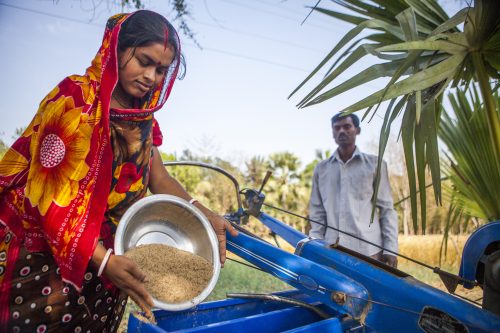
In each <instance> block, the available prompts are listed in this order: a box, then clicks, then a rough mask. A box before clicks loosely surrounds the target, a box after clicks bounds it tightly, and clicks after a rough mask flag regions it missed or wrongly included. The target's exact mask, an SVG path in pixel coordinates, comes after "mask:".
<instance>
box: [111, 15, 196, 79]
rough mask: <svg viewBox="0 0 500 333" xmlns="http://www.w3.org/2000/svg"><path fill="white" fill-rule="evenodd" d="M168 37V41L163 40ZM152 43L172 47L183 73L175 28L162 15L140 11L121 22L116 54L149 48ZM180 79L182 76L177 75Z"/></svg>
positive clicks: (183, 67) (182, 63)
mask: <svg viewBox="0 0 500 333" xmlns="http://www.w3.org/2000/svg"><path fill="white" fill-rule="evenodd" d="M167 36H168V40H167V41H165V38H166V37H167ZM154 43H160V44H164V45H169V46H172V47H173V49H174V52H175V54H174V57H175V58H177V57H179V58H180V59H179V61H180V67H181V71H180V73H184V72H185V67H186V65H185V62H184V57H183V56H182V54H180V45H179V38H178V36H177V32H176V31H175V28H174V27H173V26H172V24H170V22H168V21H167V19H166V18H165V17H163V16H162V15H160V14H158V13H155V12H152V11H149V10H141V11H138V12H136V13H134V14H133V15H131V16H130V17H129V18H127V19H126V20H125V22H123V24H122V26H121V29H120V34H119V35H118V52H123V51H125V50H126V49H128V48H129V47H131V48H134V49H135V48H136V47H142V46H149V45H151V44H154ZM179 76H180V77H181V78H182V76H183V75H182V74H180V75H179Z"/></svg>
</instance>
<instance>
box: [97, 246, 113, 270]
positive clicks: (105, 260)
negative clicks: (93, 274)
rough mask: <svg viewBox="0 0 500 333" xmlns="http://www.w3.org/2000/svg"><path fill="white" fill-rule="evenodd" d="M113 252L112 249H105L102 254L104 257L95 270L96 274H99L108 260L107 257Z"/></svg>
mask: <svg viewBox="0 0 500 333" xmlns="http://www.w3.org/2000/svg"><path fill="white" fill-rule="evenodd" d="M112 253H113V249H111V248H110V249H108V251H106V254H105V255H104V259H102V262H101V266H99V271H98V272H97V276H101V275H102V273H103V272H104V268H106V264H107V263H108V261H109V257H111V254H112Z"/></svg>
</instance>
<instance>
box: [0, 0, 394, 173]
mask: <svg viewBox="0 0 500 333" xmlns="http://www.w3.org/2000/svg"><path fill="white" fill-rule="evenodd" d="M118 2H119V1H114V0H100V1H98V0H93V1H87V0H59V1H57V0H23V1H18V0H0V45H2V52H1V53H0V54H1V55H0V57H1V58H0V60H1V61H0V73H2V80H0V92H1V98H0V117H1V118H0V120H1V121H0V138H2V140H4V141H5V142H7V143H12V141H13V139H12V136H13V135H14V133H15V130H16V128H19V127H25V126H27V125H28V124H29V122H30V121H31V119H32V117H33V115H34V114H35V112H36V110H37V107H38V104H39V103H40V101H41V100H42V99H43V98H44V96H45V95H46V94H47V93H48V92H49V91H50V90H51V89H52V88H53V87H54V86H55V85H57V84H58V83H59V82H60V81H61V80H62V79H63V78H64V77H66V76H68V75H71V74H82V73H84V71H85V69H86V68H87V67H88V66H89V65H90V61H91V60H92V59H93V57H94V56H95V54H96V52H97V50H98V48H99V46H100V44H101V39H102V35H103V31H104V24H105V22H106V20H107V18H108V17H109V16H111V15H112V14H114V13H117V12H121V11H122V9H121V7H120V6H119V5H117V4H116V3H118ZM143 2H144V4H145V6H146V9H151V10H155V11H157V12H159V13H161V14H163V15H164V16H165V17H167V18H168V19H169V20H171V21H172V20H173V18H174V14H175V13H173V12H172V11H171V9H170V6H169V3H168V1H167V0H163V1H160V0H157V1H153V0H144V1H143ZM316 2H317V0H300V1H298V0H288V1H283V0H252V1H248V0H188V1H187V3H188V5H190V7H189V10H190V13H191V17H190V18H189V19H188V24H189V27H190V29H191V30H192V31H193V32H194V33H195V38H196V42H197V43H198V44H199V45H200V46H201V48H200V47H199V46H197V45H196V44H195V42H193V41H192V40H191V39H189V38H188V37H186V36H184V35H182V33H180V34H179V35H180V38H181V45H182V50H183V53H184V56H185V59H186V65H187V66H186V68H187V72H186V75H185V78H184V79H183V80H177V82H176V83H175V85H174V88H173V90H172V93H171V95H170V98H169V100H168V101H167V103H166V105H165V106H164V107H163V109H161V110H160V111H158V112H157V113H156V118H157V119H158V122H159V123H160V127H161V129H162V131H163V134H164V143H163V145H162V146H161V147H160V150H162V151H164V152H167V153H174V154H177V156H180V155H181V153H182V151H183V150H184V149H189V150H191V151H192V152H194V153H195V154H201V155H211V156H217V157H220V158H223V159H225V160H228V161H231V162H232V163H234V164H236V165H242V164H243V162H244V161H245V160H248V159H249V158H251V157H252V156H256V155H258V156H268V155H269V154H271V153H277V152H283V151H289V152H292V153H294V154H295V155H297V156H298V157H299V158H300V159H301V160H302V162H303V165H305V164H307V163H309V162H311V161H312V160H313V159H314V157H315V151H316V150H318V149H320V150H323V151H324V150H327V149H330V150H333V149H334V148H335V144H334V141H333V139H332V135H331V127H330V118H331V116H333V115H334V114H335V113H336V112H338V111H339V110H341V109H342V108H344V107H346V106H348V105H350V104H352V103H354V102H355V101H356V100H358V99H360V98H361V97H364V96H367V95H369V94H371V93H373V92H375V91H377V90H378V89H381V88H383V82H380V81H379V82H372V83H370V84H367V85H364V86H363V87H361V88H359V89H356V90H352V91H349V92H347V93H344V94H342V95H340V96H339V97H337V98H335V99H331V100H329V101H327V102H324V103H321V104H319V105H316V106H312V107H309V108H305V109H297V107H296V104H297V103H298V102H299V101H300V98H301V97H303V96H304V95H305V94H307V93H308V92H309V89H311V88H312V87H313V84H309V85H306V87H305V89H303V90H301V91H299V93H298V94H297V95H296V96H293V97H292V98H291V99H288V95H289V94H290V93H291V92H292V91H293V90H294V89H295V88H296V87H297V86H298V85H299V84H300V82H302V80H303V79H304V78H305V77H306V76H307V75H308V74H309V73H310V72H311V71H312V70H313V69H314V68H315V67H316V65H317V64H318V63H319V62H320V61H321V60H322V59H323V58H324V57H325V55H326V54H327V53H328V52H329V51H330V50H331V48H332V47H333V46H334V45H335V44H336V43H337V42H338V41H339V40H340V38H341V37H342V36H343V35H344V34H345V33H346V32H347V31H348V30H349V29H350V28H351V27H352V26H350V25H348V24H344V23H342V22H339V21H337V20H335V19H332V18H329V17H327V16H325V15H323V14H320V13H317V12H313V13H311V15H310V16H309V17H308V18H307V20H306V21H305V22H304V23H303V24H301V23H302V22H303V21H304V19H305V18H306V16H307V15H308V14H309V12H310V9H309V8H308V7H307V6H313V5H314V4H316ZM322 5H324V6H327V7H332V6H334V5H333V4H331V3H330V2H329V1H323V2H322ZM125 11H130V9H129V10H127V9H125ZM173 24H174V26H176V22H175V21H173ZM360 64H361V65H365V66H367V65H368V64H370V61H362V62H361V63H360ZM362 68H363V67H361V66H357V67H356V68H354V69H353V71H350V72H348V73H346V75H343V76H341V77H340V78H339V79H338V81H337V82H338V83H340V82H341V81H342V80H343V79H346V78H348V77H349V76H348V75H352V74H354V73H355V72H357V71H360V70H361V69H362ZM318 80H319V77H318V79H316V81H313V82H312V83H317V82H319V81H318ZM381 114H382V115H383V113H381ZM358 115H361V114H359V113H358ZM381 124H382V116H381V115H377V116H375V117H373V118H372V120H371V121H370V122H369V123H366V122H364V123H362V134H361V135H360V137H359V138H358V145H359V146H360V147H361V148H362V149H364V150H365V151H371V152H374V149H375V148H374V147H376V143H377V142H378V133H379V130H380V126H381ZM396 137H397V128H395V129H394V133H393V134H392V139H393V140H395V139H396Z"/></svg>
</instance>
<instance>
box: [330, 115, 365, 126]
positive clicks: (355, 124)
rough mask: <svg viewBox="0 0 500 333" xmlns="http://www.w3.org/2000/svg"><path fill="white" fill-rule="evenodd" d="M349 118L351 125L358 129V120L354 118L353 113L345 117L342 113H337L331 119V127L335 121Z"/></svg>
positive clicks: (356, 117)
mask: <svg viewBox="0 0 500 333" xmlns="http://www.w3.org/2000/svg"><path fill="white" fill-rule="evenodd" d="M348 117H350V118H351V119H352V123H353V124H354V127H356V128H359V118H358V116H356V115H355V114H354V113H351V114H348V115H345V114H344V113H343V112H339V113H337V114H336V115H335V116H333V117H332V126H333V124H334V123H336V122H337V121H340V120H342V119H344V118H348Z"/></svg>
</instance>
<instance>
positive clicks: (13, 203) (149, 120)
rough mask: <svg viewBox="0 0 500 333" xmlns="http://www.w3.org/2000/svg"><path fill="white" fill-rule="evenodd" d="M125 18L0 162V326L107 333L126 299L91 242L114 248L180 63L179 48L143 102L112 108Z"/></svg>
mask: <svg viewBox="0 0 500 333" xmlns="http://www.w3.org/2000/svg"><path fill="white" fill-rule="evenodd" d="M131 15H133V14H119V15H115V16H113V17H112V18H110V19H109V20H108V24H107V26H106V30H105V34H104V38H103V42H102V45H101V48H100V49H99V52H98V53H97V55H96V57H95V58H94V60H93V61H92V65H91V66H90V67H89V68H88V69H87V71H86V73H85V75H83V76H78V75H72V76H70V77H67V78H66V79H64V80H63V81H62V82H61V83H60V84H59V85H58V86H57V87H56V88H55V89H54V90H52V91H51V92H50V93H49V94H48V95H47V96H46V97H45V99H44V100H43V101H42V102H41V104H40V107H39V110H38V112H37V114H36V115H35V117H34V119H33V121H32V122H31V124H30V125H29V126H28V128H27V129H26V130H25V132H24V133H23V134H22V136H21V137H20V138H19V139H18V140H17V141H16V142H15V143H14V144H13V145H12V147H11V148H10V149H9V150H8V152H7V153H6V155H5V156H4V158H3V160H2V161H1V163H0V331H2V332H3V331H5V328H7V327H8V331H14V332H16V331H24V330H29V331H35V332H46V331H50V330H55V331H60V330H61V329H63V330H65V331H71V332H73V331H74V332H87V331H95V332H103V331H114V330H115V329H116V328H117V322H118V321H119V319H121V314H122V311H123V305H124V303H125V297H123V296H122V295H120V293H119V291H118V290H116V289H115V288H114V287H113V286H112V285H111V284H110V283H109V281H107V280H106V279H105V278H99V277H97V276H96V271H95V270H94V268H92V267H90V266H89V261H90V259H91V257H92V254H93V252H94V250H95V247H96V246H97V242H101V243H102V244H103V245H104V246H105V247H106V248H110V247H113V242H114V233H115V230H116V226H117V223H118V221H119V218H120V217H121V215H122V214H123V213H124V211H125V210H126V209H127V207H129V206H130V205H131V204H132V203H133V202H135V201H136V200H138V199H140V198H142V197H143V196H144V195H145V193H146V191H147V186H148V182H149V170H150V165H151V156H152V154H151V152H152V150H151V149H152V146H153V145H159V144H161V140H162V137H161V132H160V130H159V128H158V125H157V123H156V120H155V119H154V116H153V113H154V112H155V111H157V110H158V109H160V108H161V107H162V106H163V104H164V103H165V101H166V100H167V98H168V96H169V94H170V91H171V89H172V85H173V83H174V80H175V78H176V76H177V72H178V69H179V63H180V60H179V59H180V49H178V50H176V56H175V58H174V61H173V62H172V64H171V65H170V67H169V69H168V71H167V74H166V75H165V80H164V81H163V82H162V84H160V85H158V86H156V87H155V89H154V90H153V91H151V92H150V93H148V94H147V95H146V97H145V98H144V99H143V100H141V101H140V103H141V105H140V108H138V109H133V110H120V109H116V110H110V107H109V105H110V99H111V93H112V92H113V89H114V87H115V85H116V84H117V80H118V73H117V71H118V66H117V51H116V50H117V40H118V34H119V31H120V27H121V25H122V23H123V22H124V21H125V20H126V19H127V18H128V17H130V16H131ZM165 32H166V34H167V33H168V32H167V31H165ZM166 37H167V36H166ZM174 38H176V39H177V41H178V37H177V35H176V36H174ZM177 45H180V44H179V43H177ZM106 203H107V204H106ZM61 325H64V326H61Z"/></svg>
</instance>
